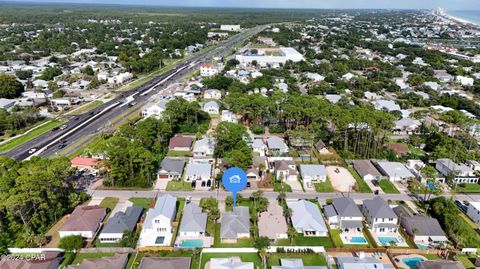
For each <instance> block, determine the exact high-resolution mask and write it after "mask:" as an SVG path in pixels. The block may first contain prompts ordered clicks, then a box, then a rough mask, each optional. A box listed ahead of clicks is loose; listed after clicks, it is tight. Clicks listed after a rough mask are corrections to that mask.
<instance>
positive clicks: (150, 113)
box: [142, 100, 167, 118]
mask: <svg viewBox="0 0 480 269" xmlns="http://www.w3.org/2000/svg"><path fill="white" fill-rule="evenodd" d="M166 108H167V101H165V100H160V101H158V102H156V103H152V104H149V105H146V106H145V107H144V108H143V110H142V116H143V117H144V118H148V117H155V118H160V117H161V116H162V113H163V112H164V111H165V109H166Z"/></svg>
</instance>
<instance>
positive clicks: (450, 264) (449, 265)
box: [414, 260, 465, 269]
mask: <svg viewBox="0 0 480 269" xmlns="http://www.w3.org/2000/svg"><path fill="white" fill-rule="evenodd" d="M414 269H465V266H464V265H463V264H462V263H461V262H459V261H448V260H426V261H422V262H419V263H417V265H415V267H414Z"/></svg>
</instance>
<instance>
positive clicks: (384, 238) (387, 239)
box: [377, 236, 399, 245]
mask: <svg viewBox="0 0 480 269" xmlns="http://www.w3.org/2000/svg"><path fill="white" fill-rule="evenodd" d="M377 239H378V242H380V243H382V244H384V245H389V244H390V243H392V242H393V243H399V241H398V239H397V238H396V237H394V236H379V237H377Z"/></svg>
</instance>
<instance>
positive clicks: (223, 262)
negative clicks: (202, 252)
mask: <svg viewBox="0 0 480 269" xmlns="http://www.w3.org/2000/svg"><path fill="white" fill-rule="evenodd" d="M209 268H211V269H254V268H255V266H254V264H253V262H242V260H241V259H240V258H239V257H230V258H213V259H210V267H209Z"/></svg>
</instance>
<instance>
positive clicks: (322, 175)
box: [300, 164, 327, 186]
mask: <svg viewBox="0 0 480 269" xmlns="http://www.w3.org/2000/svg"><path fill="white" fill-rule="evenodd" d="M300 175H301V176H302V181H303V182H304V183H305V184H307V186H312V182H325V181H326V180H327V170H326V169H325V165H322V164H301V165H300Z"/></svg>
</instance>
